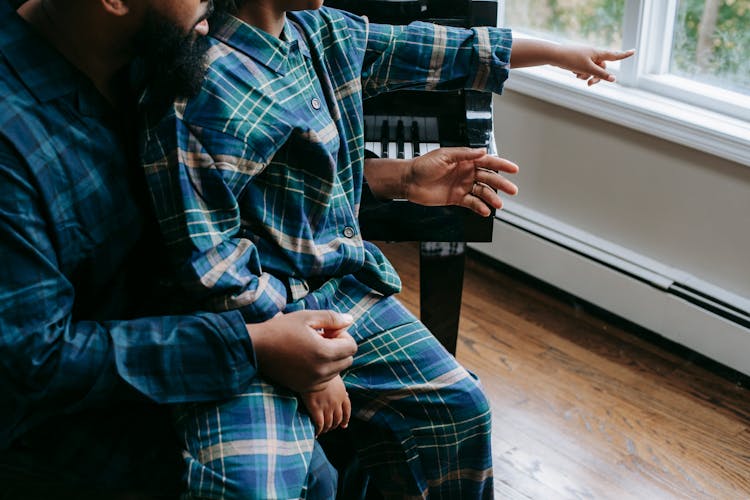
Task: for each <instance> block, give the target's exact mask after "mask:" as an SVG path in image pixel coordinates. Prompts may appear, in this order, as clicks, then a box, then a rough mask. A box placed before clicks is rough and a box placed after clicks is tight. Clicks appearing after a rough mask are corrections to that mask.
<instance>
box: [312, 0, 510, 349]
mask: <svg viewBox="0 0 750 500" xmlns="http://www.w3.org/2000/svg"><path fill="white" fill-rule="evenodd" d="M325 5H326V6H329V7H335V8H338V9H343V10H348V11H350V12H353V13H355V14H359V15H366V16H367V17H368V18H369V19H370V21H371V22H374V23H385V24H399V25H400V24H408V23H410V22H412V21H417V20H419V21H427V22H434V23H438V24H443V25H448V26H458V27H464V28H468V27H472V26H495V25H496V24H497V0H327V1H326V2H325ZM364 111H365V149H366V150H367V154H368V156H370V157H375V156H378V157H391V158H411V157H413V156H416V155H420V154H424V153H426V152H428V151H431V150H432V149H435V148H437V147H440V146H469V147H484V148H487V149H488V150H489V151H490V152H491V153H495V152H496V148H495V142H494V137H493V130H492V96H491V94H487V93H482V92H476V91H471V90H467V91H448V92H446V91H430V92H427V91H397V92H392V93H388V94H383V95H379V96H377V97H374V98H372V99H368V100H366V101H365V103H364ZM359 219H360V225H361V228H362V235H363V237H364V238H365V239H368V240H376V241H419V242H420V315H421V320H422V322H424V323H425V325H427V327H428V328H429V329H430V331H432V333H433V334H434V335H435V336H436V337H437V338H438V339H439V340H440V342H442V344H443V345H444V346H445V347H446V349H448V350H449V351H450V352H452V353H455V349H456V342H457V336H458V321H459V316H460V311H461V292H462V288H463V274H464V262H465V254H464V253H465V249H466V242H470V241H476V242H487V241H491V240H492V227H493V219H494V217H492V216H490V217H486V218H485V217H480V216H478V215H476V214H474V213H473V212H471V211H470V210H468V209H464V208H461V207H423V206H420V205H415V204H413V203H409V202H407V201H403V200H393V201H389V202H382V201H378V200H376V199H375V198H374V197H373V196H372V195H371V194H370V193H369V190H367V189H365V190H364V192H363V201H362V207H361V209H360V218H359Z"/></svg>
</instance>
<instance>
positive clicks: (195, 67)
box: [136, 12, 209, 99]
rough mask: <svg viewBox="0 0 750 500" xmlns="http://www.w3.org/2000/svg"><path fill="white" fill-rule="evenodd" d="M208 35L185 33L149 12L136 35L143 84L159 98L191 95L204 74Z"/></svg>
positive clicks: (201, 81)
mask: <svg viewBox="0 0 750 500" xmlns="http://www.w3.org/2000/svg"><path fill="white" fill-rule="evenodd" d="M208 47H209V42H208V37H206V36H201V35H198V34H197V33H195V32H194V31H193V30H191V31H190V33H185V32H184V31H183V30H182V29H180V28H179V27H178V26H175V24H174V23H172V22H171V21H169V20H168V19H166V18H164V17H163V16H161V15H159V14H156V13H155V12H149V13H148V14H147V16H146V21H145V23H144V25H143V28H141V30H140V32H139V33H138V35H137V37H136V48H137V51H138V56H139V57H140V59H141V62H142V64H143V69H144V73H145V75H144V76H145V77H146V79H147V85H148V87H149V89H151V91H152V92H154V94H155V96H158V97H161V98H172V99H173V98H176V97H193V96H195V95H196V94H197V93H198V91H200V88H201V84H202V83H203V78H204V76H205V74H206V52H207V51H208Z"/></svg>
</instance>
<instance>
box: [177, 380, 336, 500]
mask: <svg viewBox="0 0 750 500" xmlns="http://www.w3.org/2000/svg"><path fill="white" fill-rule="evenodd" d="M174 416H175V418H174V423H175V428H176V430H177V432H178V435H179V437H180V439H181V441H182V443H183V447H184V451H183V458H184V460H185V462H186V464H187V473H186V478H185V483H186V493H185V498H211V499H213V498H217V499H218V498H222V499H225V498H226V499H244V498H247V499H251V498H330V493H331V492H335V490H336V480H337V474H336V471H335V470H334V469H333V467H332V466H331V465H330V463H328V461H327V460H326V458H325V455H324V454H323V452H322V449H321V448H320V445H318V444H317V442H316V441H315V439H314V427H313V425H312V423H311V422H310V419H309V417H308V416H307V415H305V414H301V413H300V412H299V406H298V403H297V398H296V397H295V395H294V394H293V393H292V392H291V391H287V390H285V389H279V388H276V387H274V386H272V385H270V384H268V383H265V382H263V381H262V380H260V379H256V381H255V382H254V383H253V384H252V385H251V387H250V388H249V389H248V391H247V393H245V394H243V395H240V396H236V397H234V398H232V399H229V400H227V401H224V402H221V403H220V404H214V403H199V404H186V405H180V406H178V407H177V409H176V410H175V413H174ZM313 479H314V480H313ZM308 485H309V486H311V487H313V488H314V489H315V491H308Z"/></svg>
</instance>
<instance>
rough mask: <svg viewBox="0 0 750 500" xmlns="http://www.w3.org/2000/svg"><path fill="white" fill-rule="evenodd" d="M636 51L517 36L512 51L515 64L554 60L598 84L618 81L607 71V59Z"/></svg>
mask: <svg viewBox="0 0 750 500" xmlns="http://www.w3.org/2000/svg"><path fill="white" fill-rule="evenodd" d="M633 54H635V50H633V49H631V50H626V51H613V50H601V49H595V48H593V47H588V46H585V45H558V44H556V43H552V42H547V41H544V40H531V39H526V38H517V39H514V40H513V49H512V51H511V55H510V66H511V68H527V67H529V66H542V65H545V64H551V65H553V66H558V67H560V68H563V69H567V70H570V71H572V72H573V73H575V75H576V77H578V78H579V79H581V80H586V81H587V82H588V84H589V85H594V84H595V83H598V82H599V81H601V80H605V81H608V82H614V81H615V77H614V75H612V74H611V73H609V72H608V71H607V61H620V60H622V59H627V58H628V57H630V56H632V55H633Z"/></svg>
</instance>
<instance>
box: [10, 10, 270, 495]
mask: <svg viewBox="0 0 750 500" xmlns="http://www.w3.org/2000/svg"><path fill="white" fill-rule="evenodd" d="M0 26H2V30H0V255H2V259H1V260H0V296H1V297H2V300H0V484H2V486H0V496H3V494H5V493H8V494H11V495H12V494H13V493H9V490H8V488H11V491H13V490H12V488H13V486H10V484H12V482H13V481H19V482H20V483H21V484H20V485H18V487H19V488H20V490H18V491H16V493H15V494H16V495H17V497H18V498H26V497H27V496H28V495H31V493H29V492H28V491H26V490H24V488H25V487H34V486H39V485H40V484H45V483H68V484H71V485H74V486H75V488H76V489H75V490H74V491H81V490H82V489H85V488H93V489H115V490H118V489H120V490H122V489H132V490H137V491H147V492H153V493H164V492H167V493H169V492H174V491H175V489H176V488H178V487H179V484H180V483H179V481H180V474H181V469H182V468H183V467H184V465H183V463H182V461H181V458H180V448H179V447H178V446H177V441H176V439H174V438H173V434H172V432H171V421H170V418H169V414H168V412H167V411H166V410H165V409H164V407H163V406H162V407H160V406H158V405H156V404H155V403H184V402H191V401H213V400H219V399H225V398H227V397H229V396H231V395H233V394H238V393H242V392H244V391H245V390H246V388H247V387H248V386H249V382H250V381H251V380H253V379H254V378H255V374H256V370H255V355H254V353H253V350H252V344H251V342H250V339H249V338H248V335H247V330H246V327H245V323H244V321H243V320H242V315H241V314H240V313H239V312H237V311H228V312H221V313H210V312H204V313H200V314H193V315H173V316H163V315H159V316H156V315H153V316H147V315H146V313H153V314H156V313H157V312H159V313H160V314H163V313H164V311H157V310H155V309H154V308H151V307H150V305H151V304H154V305H156V306H157V309H158V308H160V307H161V303H160V302H159V301H154V300H153V297H152V295H151V294H150V293H149V291H150V290H151V289H152V288H153V287H152V285H153V284H154V280H153V277H154V276H155V275H158V272H157V271H158V269H159V267H160V266H161V263H160V259H159V254H160V253H163V252H160V251H159V245H158V244H156V242H157V241H159V240H160V236H159V234H158V228H156V227H153V228H149V226H150V225H153V226H155V223H153V224H149V220H150V219H149V214H150V208H149V202H148V194H147V193H146V189H145V186H144V183H143V181H142V179H141V177H142V175H141V170H140V166H139V164H138V162H137V147H136V141H135V140H134V137H132V136H133V134H132V133H131V134H130V136H131V139H133V140H127V134H126V129H125V127H123V126H122V121H123V115H122V114H121V113H115V110H114V109H113V108H112V107H111V106H110V105H109V104H108V103H107V102H106V101H105V100H104V98H103V97H102V96H101V95H100V94H99V92H98V91H97V90H96V89H95V88H94V86H93V85H92V84H91V82H90V81H89V80H88V79H87V78H86V77H85V76H84V75H83V74H81V73H80V72H79V71H78V70H77V69H75V68H74V67H73V66H72V65H71V64H69V63H68V62H67V61H66V60H65V59H64V58H63V57H62V56H61V55H60V54H59V52H57V51H56V50H54V49H53V48H52V47H50V46H49V44H47V42H46V41H45V40H44V39H43V38H42V37H40V36H38V35H37V33H36V31H35V30H34V29H32V28H31V27H30V26H28V25H27V23H26V22H25V21H24V20H23V19H21V18H20V17H19V16H18V15H17V14H16V12H15V10H14V9H13V8H12V7H11V6H10V5H9V3H8V2H7V1H6V0H0ZM24 477H25V478H26V479H20V478H24ZM56 495H61V496H64V495H65V492H61V491H59V490H57V491H54V492H53V493H52V494H51V495H50V496H49V498H55V497H56ZM103 495H104V494H103Z"/></svg>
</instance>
